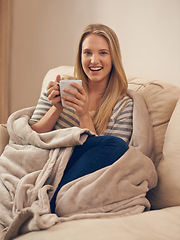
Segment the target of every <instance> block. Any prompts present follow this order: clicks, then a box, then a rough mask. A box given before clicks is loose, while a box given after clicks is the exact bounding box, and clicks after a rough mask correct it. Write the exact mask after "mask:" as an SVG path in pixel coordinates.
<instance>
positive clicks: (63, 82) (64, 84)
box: [59, 79, 82, 108]
mask: <svg viewBox="0 0 180 240" xmlns="http://www.w3.org/2000/svg"><path fill="white" fill-rule="evenodd" d="M72 82H75V83H78V84H79V85H81V86H82V80H68V79H63V80H61V81H60V82H59V86H60V94H61V95H67V96H72V95H71V94H69V93H66V92H64V91H63V89H64V88H69V89H76V88H75V87H73V86H71V83H72ZM61 102H62V105H63V107H65V108H71V107H70V106H68V105H67V104H65V103H64V99H62V98H61Z"/></svg>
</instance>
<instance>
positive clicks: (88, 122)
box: [79, 114, 97, 134]
mask: <svg viewBox="0 0 180 240" xmlns="http://www.w3.org/2000/svg"><path fill="white" fill-rule="evenodd" d="M79 122H80V128H88V129H89V130H90V131H91V132H94V133H95V134H97V133H96V130H95V127H94V123H93V121H92V118H91V116H90V114H86V115H84V116H81V118H79Z"/></svg>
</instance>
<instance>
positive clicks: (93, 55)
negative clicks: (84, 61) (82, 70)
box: [91, 54, 99, 64]
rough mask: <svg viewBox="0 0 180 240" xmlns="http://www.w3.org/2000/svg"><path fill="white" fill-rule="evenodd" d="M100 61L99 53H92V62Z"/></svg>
mask: <svg viewBox="0 0 180 240" xmlns="http://www.w3.org/2000/svg"><path fill="white" fill-rule="evenodd" d="M98 62H99V57H98V55H97V54H92V56H91V63H93V64H96V63H98Z"/></svg>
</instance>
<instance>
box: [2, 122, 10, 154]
mask: <svg viewBox="0 0 180 240" xmlns="http://www.w3.org/2000/svg"><path fill="white" fill-rule="evenodd" d="M8 142H9V134H8V131H7V127H6V124H0V155H1V153H2V152H3V150H4V148H5V146H6V145H7V144H8Z"/></svg>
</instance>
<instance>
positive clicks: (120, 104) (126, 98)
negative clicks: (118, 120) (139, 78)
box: [114, 94, 133, 110]
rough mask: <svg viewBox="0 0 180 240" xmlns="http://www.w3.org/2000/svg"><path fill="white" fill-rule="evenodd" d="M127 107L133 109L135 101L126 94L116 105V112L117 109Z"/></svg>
mask: <svg viewBox="0 0 180 240" xmlns="http://www.w3.org/2000/svg"><path fill="white" fill-rule="evenodd" d="M127 106H132V107H133V99H132V98H131V97H130V96H128V95H127V94H125V95H124V96H122V97H120V98H119V99H118V100H117V102H116V104H115V107H114V110H117V109H122V108H124V107H127Z"/></svg>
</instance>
